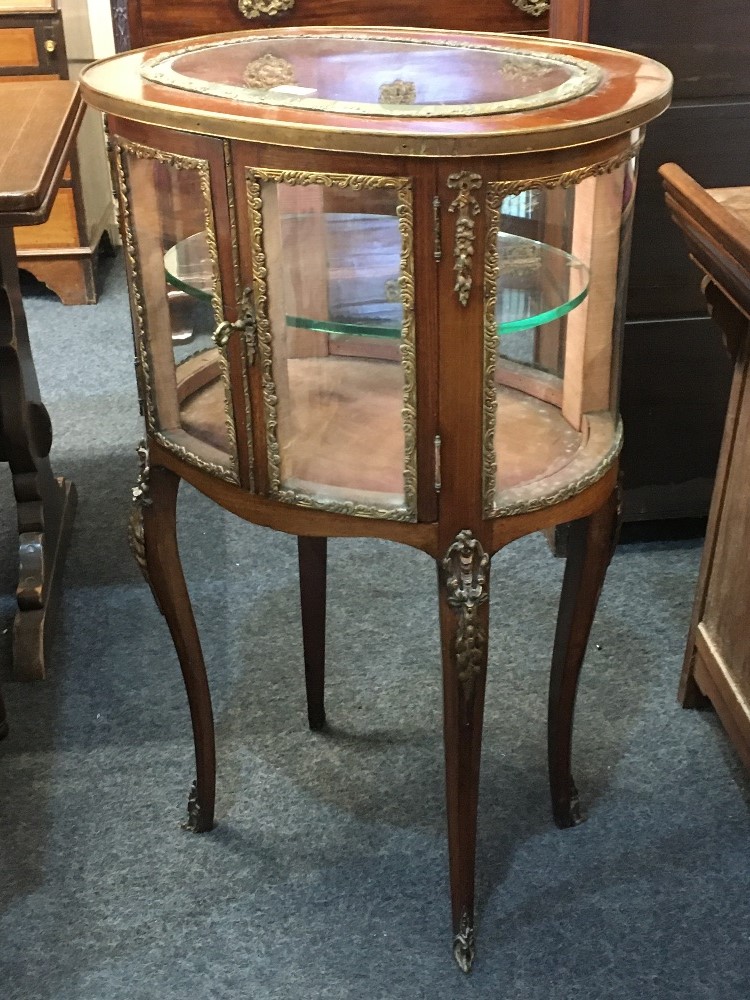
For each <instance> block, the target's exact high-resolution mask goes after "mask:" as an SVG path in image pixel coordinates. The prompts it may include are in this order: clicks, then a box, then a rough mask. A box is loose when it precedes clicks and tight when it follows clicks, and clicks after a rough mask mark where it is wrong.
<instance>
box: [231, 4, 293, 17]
mask: <svg viewBox="0 0 750 1000" xmlns="http://www.w3.org/2000/svg"><path fill="white" fill-rule="evenodd" d="M237 7H238V8H239V12H240V14H242V16H243V17H246V18H248V20H253V18H256V17H263V16H265V17H278V15H279V14H283V13H284V11H287V10H291V9H292V7H294V0H239V2H238V4H237Z"/></svg>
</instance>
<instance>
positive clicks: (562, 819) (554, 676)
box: [547, 489, 619, 827]
mask: <svg viewBox="0 0 750 1000" xmlns="http://www.w3.org/2000/svg"><path fill="white" fill-rule="evenodd" d="M618 507H619V489H615V490H614V491H613V492H612V493H611V494H610V496H609V497H608V498H607V500H606V501H605V502H604V504H603V505H602V506H601V507H600V508H599V510H597V511H595V513H593V514H591V515H590V516H589V517H584V518H581V519H580V520H578V521H574V522H573V523H572V524H571V526H570V534H569V536H568V556H567V561H566V564H565V576H564V579H563V587H562V595H561V597H560V610H559V613H558V617H557V631H556V633H555V645H554V649H553V653H552V669H551V672H550V684H549V710H548V719H547V741H548V742H547V748H548V758H549V782H550V792H551V795H552V812H553V815H554V819H555V823H557V825H558V826H559V827H569V826H575V825H576V824H577V823H580V822H581V821H582V819H583V818H584V817H583V815H582V813H581V809H580V805H579V801H578V792H577V789H576V786H575V783H574V781H573V776H572V773H571V766H570V761H571V745H572V738H573V713H574V709H575V699H576V690H577V687H578V677H579V674H580V671H581V666H582V664H583V658H584V655H585V653H586V646H587V644H588V640H589V633H590V632H591V625H592V622H593V620H594V614H595V612H596V606H597V603H598V601H599V595H600V593H601V590H602V586H603V585H604V577H605V575H606V572H607V567H608V566H609V562H610V559H611V558H612V553H613V551H614V547H615V543H616V539H617V531H618V527H619V509H618Z"/></svg>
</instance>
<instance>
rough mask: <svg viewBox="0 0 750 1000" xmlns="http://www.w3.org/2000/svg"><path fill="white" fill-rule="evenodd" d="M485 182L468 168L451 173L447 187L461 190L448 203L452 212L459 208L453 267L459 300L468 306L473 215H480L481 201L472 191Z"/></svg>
mask: <svg viewBox="0 0 750 1000" xmlns="http://www.w3.org/2000/svg"><path fill="white" fill-rule="evenodd" d="M481 186H482V178H481V177H480V176H479V174H471V173H469V172H468V170H462V171H460V173H457V174H451V175H450V177H449V178H448V187H449V188H453V189H454V190H457V191H458V194H457V195H456V197H455V198H454V199H453V201H452V202H451V204H450V206H449V207H448V211H449V212H456V213H457V215H458V218H457V219H456V237H455V243H454V248H453V256H454V264H453V270H454V271H455V272H456V284H455V286H454V288H455V291H456V292H458V301H459V302H460V303H461V305H462V306H465V305H466V304H467V303H468V301H469V293H470V292H471V285H472V281H473V278H472V264H473V258H474V240H475V237H476V234H475V232H474V217H475V216H477V215H479V212H480V208H479V202H478V201H477V199H476V198H475V197H474V195H473V194H472V193H471V192H472V191H476V190H477V189H478V188H480V187H481Z"/></svg>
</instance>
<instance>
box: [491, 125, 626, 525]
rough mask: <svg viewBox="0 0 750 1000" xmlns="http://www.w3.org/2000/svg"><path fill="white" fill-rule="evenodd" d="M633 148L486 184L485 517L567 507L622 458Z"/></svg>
mask: <svg viewBox="0 0 750 1000" xmlns="http://www.w3.org/2000/svg"><path fill="white" fill-rule="evenodd" d="M633 141H634V144H635V145H634V146H633V147H631V148H630V149H628V150H625V151H624V152H623V153H622V154H620V155H618V156H616V157H614V158H613V159H612V160H611V161H610V162H608V163H603V164H593V165H592V166H591V167H586V168H581V169H580V170H577V171H576V172H575V173H570V174H564V175H560V176H559V177H545V178H542V179H539V180H538V181H535V180H534V179H530V180H528V181H523V182H521V181H499V182H490V183H489V184H488V196H487V207H488V214H489V226H488V234H487V245H486V248H485V254H486V258H485V299H484V302H485V335H484V342H485V387H484V428H483V435H484V436H483V465H484V511H485V516H487V517H492V516H497V515H506V516H507V515H511V514H517V513H523V512H525V511H529V510H536V509H540V508H543V507H545V506H549V505H551V504H553V503H559V502H560V501H561V500H564V499H565V498H566V496H573V495H574V494H575V493H577V492H580V490H582V489H583V488H585V486H586V485H588V484H589V483H593V482H595V481H596V479H598V478H600V477H601V476H602V475H603V474H604V473H605V472H606V470H607V469H608V468H609V467H610V465H611V464H612V462H613V461H614V459H615V458H616V455H617V452H618V451H619V448H620V444H621V431H620V426H619V421H618V418H617V391H618V372H619V337H620V330H621V327H622V320H623V299H624V293H625V283H626V278H627V263H628V251H629V239H628V233H629V218H630V215H631V214H632V199H633V193H634V186H635V172H634V164H635V157H636V152H637V136H634V137H633Z"/></svg>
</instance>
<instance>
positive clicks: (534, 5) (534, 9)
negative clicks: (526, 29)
mask: <svg viewBox="0 0 750 1000" xmlns="http://www.w3.org/2000/svg"><path fill="white" fill-rule="evenodd" d="M513 6H514V7H518V9H519V10H522V11H523V12H524V14H531V16H532V17H541V16H542V14H546V13H547V11H548V10H549V0H513Z"/></svg>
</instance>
